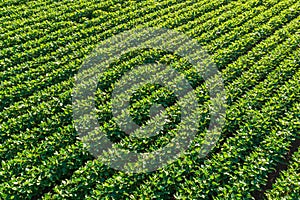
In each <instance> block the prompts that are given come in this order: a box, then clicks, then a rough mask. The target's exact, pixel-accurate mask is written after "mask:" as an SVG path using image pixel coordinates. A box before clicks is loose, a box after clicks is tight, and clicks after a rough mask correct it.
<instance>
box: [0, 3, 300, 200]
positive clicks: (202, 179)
mask: <svg viewBox="0 0 300 200" xmlns="http://www.w3.org/2000/svg"><path fill="white" fill-rule="evenodd" d="M0 5H1V6H0V81H1V85H0V160H1V167H0V199H300V148H299V146H300V78H299V77H300V1H298V0H196V1H192V0H186V1H182V0H146V1H133V0H129V1H125V0H120V1H116V0H113V1H108V0H101V1H98V0H94V1H69V0H67V1H54V0H46V1H42V0H37V1H25V0H4V1H1V2H0ZM147 27H155V28H164V29H169V30H174V31H177V32H179V33H182V34H184V35H186V36H187V37H189V38H192V39H194V41H196V42H197V43H198V44H199V45H200V46H201V48H203V50H204V51H205V52H207V54H208V55H209V57H210V60H211V62H212V63H214V65H215V67H216V68H217V69H218V71H219V72H220V74H221V76H222V83H223V85H224V89H225V92H226V96H225V97H224V101H225V102H226V112H225V114H226V115H224V117H225V121H224V124H223V126H222V129H221V134H220V137H219V138H218V140H217V141H216V144H215V145H214V146H213V148H212V149H211V150H210V151H209V152H208V153H207V155H205V156H204V157H199V151H200V149H201V145H203V144H204V138H205V134H206V129H207V128H208V125H209V123H210V116H211V114H210V109H211V104H212V98H211V96H210V92H209V90H208V88H207V87H206V86H207V85H206V84H205V80H204V79H203V77H202V76H201V74H200V73H198V71H197V70H195V68H193V67H192V64H191V63H190V62H188V61H187V60H186V59H185V58H184V57H182V56H180V55H178V54H176V53H173V52H170V51H166V50H164V49H155V48H153V49H151V48H144V49H139V50H136V51H132V52H128V53H126V54H124V55H122V56H121V57H120V59H118V60H113V62H112V63H110V64H109V67H108V68H107V69H106V70H105V71H104V72H103V73H101V75H100V76H99V77H97V78H98V79H97V81H98V85H97V90H96V91H95V99H94V101H95V110H96V113H97V120H98V121H97V123H98V126H99V129H100V130H101V131H102V132H104V133H105V136H106V137H107V138H109V139H110V141H112V142H113V143H115V144H117V145H118V147H119V148H124V149H128V150H130V151H135V152H143V153H145V152H152V151H156V150H158V149H160V148H162V147H163V146H165V145H167V144H168V143H170V141H171V140H172V138H174V137H176V135H177V134H178V133H177V131H178V130H179V129H180V128H181V126H184V125H181V124H180V120H181V116H182V113H181V109H180V108H181V107H182V106H185V105H188V103H189V102H185V101H179V99H178V98H177V97H176V95H175V93H174V92H173V91H171V90H169V89H168V88H167V87H163V86H162V85H159V84H146V85H143V86H141V87H139V88H138V89H132V92H133V93H132V96H131V97H130V106H129V108H128V113H130V116H131V118H132V120H133V121H134V122H135V123H136V124H138V125H139V126H143V125H147V124H148V123H153V124H154V123H156V124H159V123H160V122H161V121H163V119H164V118H158V120H157V121H155V122H153V121H154V120H153V119H152V117H151V116H152V111H151V109H150V108H151V106H152V105H153V104H160V105H161V106H162V107H163V108H164V111H163V112H164V113H165V115H166V116H167V117H168V118H167V119H165V121H166V122H165V123H164V124H163V125H162V127H163V128H162V129H161V130H159V131H157V134H156V135H155V136H152V137H148V138H138V137H132V136H128V135H127V134H126V133H124V131H122V129H121V128H120V124H118V123H117V122H116V119H115V118H114V115H113V113H112V102H111V98H112V96H113V91H114V89H115V88H116V87H117V86H118V85H117V82H118V80H120V79H121V77H122V76H123V75H125V74H126V73H127V72H130V71H133V70H134V68H135V67H136V66H141V65H143V64H149V63H162V64H165V65H167V66H169V67H171V68H172V69H175V70H176V71H178V72H179V73H180V74H182V75H183V76H184V77H185V79H186V80H187V81H188V83H189V84H190V85H191V86H192V88H193V91H194V94H195V96H196V98H197V102H198V103H199V105H200V106H199V108H198V109H197V110H196V112H195V114H196V116H197V117H198V118H197V119H199V120H198V121H197V122H195V123H196V124H198V126H199V127H198V129H197V131H196V132H197V134H196V135H195V138H194V139H193V141H192V142H191V145H190V147H189V148H188V149H187V151H185V152H184V153H183V154H182V155H181V156H180V157H179V158H178V159H176V160H175V161H174V162H172V163H170V164H168V165H166V166H164V167H162V168H159V169H158V170H155V171H151V172H145V173H127V172H124V171H122V170H117V169H114V168H112V167H110V166H109V165H107V163H105V162H101V160H99V159H97V158H96V157H95V156H94V155H93V154H92V153H91V152H90V151H89V149H88V148H87V146H86V144H84V143H83V141H82V140H81V139H82V138H80V135H79V134H78V130H77V129H76V126H75V125H74V124H75V123H74V116H73V113H74V107H73V106H72V103H74V102H72V97H73V96H74V87H75V85H76V78H75V77H76V75H77V73H78V71H79V70H80V68H81V67H82V66H83V65H84V64H85V62H86V59H88V58H89V56H90V55H91V53H92V52H93V51H94V49H95V48H97V47H98V45H99V43H101V42H102V41H106V40H109V38H111V37H113V36H116V35H118V34H121V33H122V32H124V31H129V30H133V29H138V28H139V29H141V30H142V29H146V28H147ZM145 37H146V36H145ZM127 39H128V40H129V39H130V38H127ZM172 42H173V43H174V44H179V43H180V40H176V38H175V39H174V41H172ZM120 48H121V47H120ZM145 70H147V69H146V68H145ZM142 72H143V71H142ZM145 73H146V72H145ZM157 76H158V75H157ZM149 130H150V129H149Z"/></svg>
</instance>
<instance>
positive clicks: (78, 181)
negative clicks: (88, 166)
mask: <svg viewBox="0 0 300 200" xmlns="http://www.w3.org/2000/svg"><path fill="white" fill-rule="evenodd" d="M80 171H83V170H80ZM91 173H92V172H91ZM85 174H88V172H85ZM100 174H101V173H100ZM94 175H95V174H94ZM98 178H100V177H98ZM82 179H84V177H82ZM75 180H76V181H75ZM84 180H85V179H84ZM112 180H113V179H112ZM73 181H75V182H76V183H80V182H81V180H78V178H76V179H75V178H74V180H73ZM95 181H97V176H96V178H95ZM75 182H73V183H72V182H71V183H69V184H70V185H73V184H74V185H73V186H75V185H76V183H75ZM82 183H85V185H84V186H83V185H82V187H83V188H85V186H86V184H90V182H89V183H87V182H85V181H82ZM79 185H81V184H79ZM61 187H64V186H61ZM65 187H66V188H69V187H67V186H65ZM71 188H72V187H70V188H69V189H71ZM81 189H82V188H81ZM81 189H80V191H81ZM73 190H74V188H73ZM64 192H66V193H67V194H68V195H72V193H69V192H68V190H64ZM59 193H61V191H60V192H59ZM73 195H76V194H73Z"/></svg>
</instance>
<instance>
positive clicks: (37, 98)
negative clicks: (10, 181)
mask: <svg viewBox="0 0 300 200" xmlns="http://www.w3.org/2000/svg"><path fill="white" fill-rule="evenodd" d="M33 99H36V100H39V97H36V98H33ZM19 105H20V104H19ZM43 106H44V107H45V104H44V105H43ZM46 106H47V105H46ZM21 107H22V106H21ZM46 112H47V111H46ZM48 113H51V112H48ZM45 122H47V120H46V118H45ZM42 124H45V123H42ZM35 131H36V130H35ZM4 171H5V170H4ZM21 191H22V190H21Z"/></svg>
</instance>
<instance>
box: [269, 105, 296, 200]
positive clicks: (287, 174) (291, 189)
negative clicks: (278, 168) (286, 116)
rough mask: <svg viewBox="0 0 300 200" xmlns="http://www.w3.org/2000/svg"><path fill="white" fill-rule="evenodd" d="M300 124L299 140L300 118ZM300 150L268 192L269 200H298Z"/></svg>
mask: <svg viewBox="0 0 300 200" xmlns="http://www.w3.org/2000/svg"><path fill="white" fill-rule="evenodd" d="M299 106H300V105H299V104H298V107H296V109H295V112H298V111H299V109H300V107H299ZM297 119H298V122H295V123H296V125H297V126H298V135H297V136H298V138H299V131H300V130H299V116H297ZM299 163H300V149H298V151H297V152H295V153H294V155H293V156H292V159H291V160H290V162H289V165H288V169H287V170H286V171H283V172H282V173H281V174H280V176H279V177H278V178H277V179H276V182H275V183H274V184H273V188H272V189H271V190H269V191H267V192H266V196H267V197H268V198H269V199H298V198H299V191H300V184H299V182H300V180H299V179H300V166H299Z"/></svg>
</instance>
